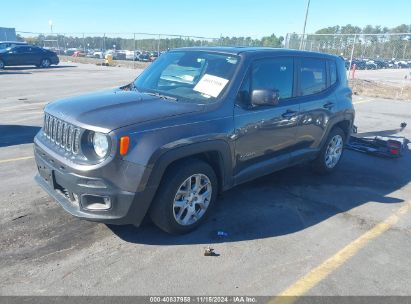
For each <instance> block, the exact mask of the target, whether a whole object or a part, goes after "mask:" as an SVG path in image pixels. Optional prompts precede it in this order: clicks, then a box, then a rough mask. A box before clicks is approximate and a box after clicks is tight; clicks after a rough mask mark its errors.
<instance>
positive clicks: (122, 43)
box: [17, 31, 284, 67]
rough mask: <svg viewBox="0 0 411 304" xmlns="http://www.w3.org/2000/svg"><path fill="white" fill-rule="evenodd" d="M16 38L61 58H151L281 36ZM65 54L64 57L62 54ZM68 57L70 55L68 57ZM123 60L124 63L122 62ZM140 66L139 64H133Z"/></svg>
mask: <svg viewBox="0 0 411 304" xmlns="http://www.w3.org/2000/svg"><path fill="white" fill-rule="evenodd" d="M17 35H18V38H19V39H20V40H25V41H27V42H28V43H31V44H35V45H39V46H41V47H45V48H49V49H52V50H54V51H55V52H57V53H58V54H59V55H60V56H61V59H63V60H65V59H67V60H72V61H80V62H81V61H84V60H87V59H104V58H105V57H106V55H107V54H111V55H112V58H113V59H114V61H116V62H117V61H120V60H122V61H134V62H137V61H140V62H151V61H153V60H155V59H156V58H157V57H158V56H159V55H160V54H161V53H162V52H165V51H167V50H169V49H174V48H180V47H192V46H199V47H201V46H257V47H258V46H265V47H283V41H284V39H283V37H281V36H280V37H277V36H275V35H271V36H267V37H260V38H257V37H225V36H221V37H202V36H187V35H177V34H153V33H47V34H46V33H35V32H24V31H17ZM65 56H67V57H65ZM69 57H70V58H69ZM122 64H125V63H124V62H122ZM132 66H134V67H140V66H141V65H139V64H135V63H134V64H133V65H132Z"/></svg>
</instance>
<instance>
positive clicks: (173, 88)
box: [134, 51, 239, 103]
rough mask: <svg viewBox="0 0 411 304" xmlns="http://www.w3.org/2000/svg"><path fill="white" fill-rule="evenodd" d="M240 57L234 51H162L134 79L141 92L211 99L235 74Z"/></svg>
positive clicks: (193, 98)
mask: <svg viewBox="0 0 411 304" xmlns="http://www.w3.org/2000/svg"><path fill="white" fill-rule="evenodd" d="M238 61H239V58H238V57H237V56H232V55H224V54H216V53H208V52H200V51H177V52H169V53H166V54H163V55H161V56H160V57H159V58H158V59H157V60H156V61H155V62H154V63H153V64H152V65H150V66H149V67H148V68H147V69H146V70H145V71H144V72H143V73H142V74H141V75H140V76H139V77H138V78H137V79H136V80H135V82H134V87H135V88H136V89H137V90H138V91H141V92H149V93H157V94H162V95H165V96H170V97H173V98H175V99H176V100H182V101H191V102H200V103H208V102H213V101H215V100H217V99H218V98H219V97H220V96H222V94H223V93H224V91H225V90H226V89H227V86H228V84H229V82H230V80H231V78H232V76H233V74H234V71H235V69H236V67H237V63H238Z"/></svg>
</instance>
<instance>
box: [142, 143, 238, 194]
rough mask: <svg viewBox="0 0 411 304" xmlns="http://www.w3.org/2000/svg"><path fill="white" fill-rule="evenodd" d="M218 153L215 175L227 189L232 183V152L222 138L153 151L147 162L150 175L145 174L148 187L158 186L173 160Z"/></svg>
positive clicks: (223, 187) (224, 188)
mask: <svg viewBox="0 0 411 304" xmlns="http://www.w3.org/2000/svg"><path fill="white" fill-rule="evenodd" d="M210 152H217V153H218V160H217V161H218V162H217V164H218V170H219V172H216V174H217V176H220V177H221V185H222V189H223V190H227V189H228V188H230V187H231V186H232V184H233V178H232V153H231V149H230V146H229V144H228V143H227V142H226V141H224V140H207V141H201V142H197V143H191V144H187V145H183V146H179V147H175V148H172V149H170V150H167V151H162V149H160V150H159V152H158V153H154V154H153V156H152V158H151V159H150V162H149V167H151V168H152V169H151V170H150V171H151V172H150V173H151V174H150V176H147V177H146V179H144V180H146V181H147V184H146V185H147V186H148V187H156V188H157V187H158V186H159V184H160V182H161V179H162V177H163V175H164V173H165V171H166V170H167V168H168V167H169V166H170V165H171V164H172V163H174V162H175V161H178V160H181V159H184V158H187V157H192V156H196V155H199V154H203V153H210Z"/></svg>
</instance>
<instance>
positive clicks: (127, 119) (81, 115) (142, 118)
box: [45, 89, 203, 133]
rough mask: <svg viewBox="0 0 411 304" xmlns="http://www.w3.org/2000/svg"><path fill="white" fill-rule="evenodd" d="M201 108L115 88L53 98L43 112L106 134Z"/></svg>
mask: <svg viewBox="0 0 411 304" xmlns="http://www.w3.org/2000/svg"><path fill="white" fill-rule="evenodd" d="M202 109H203V106H202V105H198V104H190V103H181V102H175V101H169V100H164V99H161V98H158V97H153V96H150V95H147V94H142V93H139V92H135V91H123V90H120V89H115V90H110V91H103V92H97V93H92V94H86V95H81V96H75V97H69V98H64V99H61V100H57V101H54V102H52V103H50V104H48V105H47V106H46V108H45V112H47V113H49V114H51V115H53V116H55V117H57V118H59V119H62V120H64V121H66V122H68V123H72V124H74V125H77V126H79V127H82V128H85V129H89V130H93V131H99V132H104V133H108V132H110V131H112V130H115V129H118V128H121V127H125V126H128V125H133V124H138V123H143V122H147V121H151V120H158V119H164V118H167V117H171V116H178V115H183V114H188V113H192V112H198V111H201V110H202Z"/></svg>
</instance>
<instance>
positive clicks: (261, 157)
mask: <svg viewBox="0 0 411 304" xmlns="http://www.w3.org/2000/svg"><path fill="white" fill-rule="evenodd" d="M294 88H295V81H294V58H293V57H273V58H264V59H258V60H255V61H254V62H253V63H252V64H251V67H250V69H249V72H248V74H247V76H246V78H245V79H244V81H243V84H242V86H241V89H240V92H239V96H240V98H239V100H241V102H238V103H237V105H236V107H235V110H234V123H235V138H236V142H235V158H236V166H235V174H236V183H240V182H244V181H246V180H249V179H252V178H255V177H256V176H261V175H264V174H267V173H270V172H272V171H273V170H276V169H279V168H282V167H285V166H287V165H288V162H289V154H290V151H291V150H292V148H293V146H294V145H295V136H296V132H297V121H298V112H299V105H298V102H296V100H295V98H294V96H295V91H294ZM254 89H270V90H278V91H279V95H280V102H279V104H278V105H275V106H258V107H252V106H251V103H250V94H251V92H252V90H254Z"/></svg>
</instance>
